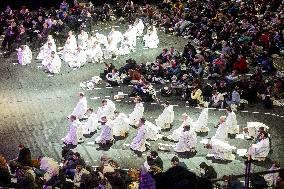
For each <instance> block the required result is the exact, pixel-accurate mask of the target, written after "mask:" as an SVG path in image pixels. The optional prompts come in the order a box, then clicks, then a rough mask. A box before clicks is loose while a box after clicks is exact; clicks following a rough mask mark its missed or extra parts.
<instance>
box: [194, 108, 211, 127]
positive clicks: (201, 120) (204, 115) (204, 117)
mask: <svg viewBox="0 0 284 189" xmlns="http://www.w3.org/2000/svg"><path fill="white" fill-rule="evenodd" d="M207 125H208V108H203V110H202V112H201V113H200V115H199V117H198V119H197V121H195V122H193V129H194V131H195V132H208V131H209V128H208V127H207Z"/></svg>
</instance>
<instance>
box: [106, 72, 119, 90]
mask: <svg viewBox="0 0 284 189" xmlns="http://www.w3.org/2000/svg"><path fill="white" fill-rule="evenodd" d="M106 79H107V82H108V84H107V86H118V85H119V83H120V76H119V72H118V71H117V69H112V70H111V72H110V73H108V74H106Z"/></svg>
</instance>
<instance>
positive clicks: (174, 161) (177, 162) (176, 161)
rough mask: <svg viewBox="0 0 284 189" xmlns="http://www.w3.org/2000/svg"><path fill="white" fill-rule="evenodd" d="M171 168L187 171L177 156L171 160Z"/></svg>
mask: <svg viewBox="0 0 284 189" xmlns="http://www.w3.org/2000/svg"><path fill="white" fill-rule="evenodd" d="M171 166H172V167H175V166H180V167H182V168H184V169H186V170H187V169H188V167H187V165H186V164H185V163H184V162H181V161H180V160H179V158H178V157H177V156H174V157H173V158H172V159H171Z"/></svg>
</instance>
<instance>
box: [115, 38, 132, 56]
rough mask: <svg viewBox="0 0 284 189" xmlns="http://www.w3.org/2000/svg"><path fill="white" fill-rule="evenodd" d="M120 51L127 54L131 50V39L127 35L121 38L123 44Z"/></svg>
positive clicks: (120, 53) (121, 53)
mask: <svg viewBox="0 0 284 189" xmlns="http://www.w3.org/2000/svg"><path fill="white" fill-rule="evenodd" d="M118 52H119V55H127V54H129V53H130V52H131V49H130V41H129V39H128V38H127V36H125V35H124V36H123V39H122V40H121V45H120V47H119V50H118Z"/></svg>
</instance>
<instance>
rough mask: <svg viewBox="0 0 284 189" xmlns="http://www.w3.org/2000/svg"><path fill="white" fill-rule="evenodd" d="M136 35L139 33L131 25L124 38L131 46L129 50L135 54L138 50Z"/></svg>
mask: <svg viewBox="0 0 284 189" xmlns="http://www.w3.org/2000/svg"><path fill="white" fill-rule="evenodd" d="M136 35H137V31H136V28H135V27H133V26H132V25H129V28H128V30H127V31H126V32H125V33H124V37H126V38H127V41H128V44H129V50H130V51H132V52H134V51H135V48H136Z"/></svg>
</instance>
